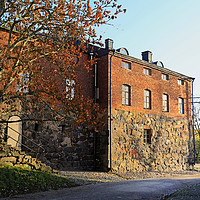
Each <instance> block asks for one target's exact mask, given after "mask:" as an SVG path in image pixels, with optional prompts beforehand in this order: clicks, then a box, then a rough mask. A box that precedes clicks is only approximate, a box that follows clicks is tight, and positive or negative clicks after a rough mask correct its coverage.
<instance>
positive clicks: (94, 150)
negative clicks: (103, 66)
mask: <svg viewBox="0 0 200 200" xmlns="http://www.w3.org/2000/svg"><path fill="white" fill-rule="evenodd" d="M93 55H94V53H93V52H91V53H90V59H91V60H93ZM96 68H97V66H96V63H95V65H94V102H95V103H96V100H97V99H96V84H97V77H96V75H97V74H96ZM93 143H94V144H93V145H94V149H93V154H94V169H96V132H95V131H94V137H93Z"/></svg>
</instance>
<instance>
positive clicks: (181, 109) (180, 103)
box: [178, 98, 184, 114]
mask: <svg viewBox="0 0 200 200" xmlns="http://www.w3.org/2000/svg"><path fill="white" fill-rule="evenodd" d="M178 110H179V113H181V114H184V101H183V98H178Z"/></svg>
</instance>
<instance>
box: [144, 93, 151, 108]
mask: <svg viewBox="0 0 200 200" xmlns="http://www.w3.org/2000/svg"><path fill="white" fill-rule="evenodd" d="M144 108H145V109H151V91H150V90H144Z"/></svg>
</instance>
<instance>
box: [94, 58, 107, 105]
mask: <svg viewBox="0 0 200 200" xmlns="http://www.w3.org/2000/svg"><path fill="white" fill-rule="evenodd" d="M97 65H98V70H97V74H98V75H97V76H98V87H99V100H98V103H99V104H100V105H101V106H102V107H103V108H107V107H108V88H109V77H108V76H109V73H108V70H109V61H108V56H107V55H104V56H101V57H100V58H98V63H97Z"/></svg>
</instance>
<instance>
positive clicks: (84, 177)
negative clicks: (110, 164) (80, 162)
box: [58, 171, 200, 185]
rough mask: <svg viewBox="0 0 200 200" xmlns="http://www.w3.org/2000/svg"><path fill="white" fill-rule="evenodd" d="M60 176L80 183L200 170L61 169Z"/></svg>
mask: <svg viewBox="0 0 200 200" xmlns="http://www.w3.org/2000/svg"><path fill="white" fill-rule="evenodd" d="M58 174H59V175H60V176H64V177H67V178H69V179H72V180H74V181H75V182H76V183H78V184H80V185H85V184H91V183H106V182H120V181H127V180H142V179H158V178H160V179H163V178H175V177H178V176H179V177H180V176H187V175H200V171H178V172H177V171H176V172H175V171H174V172H154V171H151V172H140V173H139V172H138V173H133V172H127V173H115V172H94V171H88V172H86V171H59V172H58Z"/></svg>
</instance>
